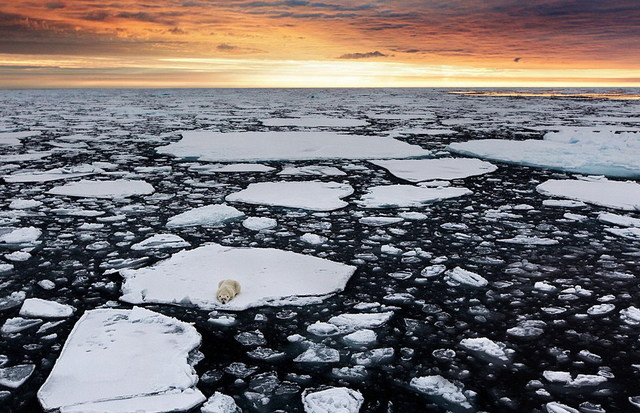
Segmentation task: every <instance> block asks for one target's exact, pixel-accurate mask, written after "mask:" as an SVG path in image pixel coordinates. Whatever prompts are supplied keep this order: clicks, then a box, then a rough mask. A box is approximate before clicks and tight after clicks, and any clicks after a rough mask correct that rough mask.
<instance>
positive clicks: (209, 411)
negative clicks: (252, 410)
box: [200, 392, 242, 413]
mask: <svg viewBox="0 0 640 413" xmlns="http://www.w3.org/2000/svg"><path fill="white" fill-rule="evenodd" d="M200 413H242V410H241V409H240V408H239V407H238V405H237V404H236V401H235V400H233V397H231V396H227V395H226V394H222V393H220V392H215V393H214V394H213V395H212V396H211V397H209V399H208V400H207V401H206V402H205V404H203V405H202V407H200Z"/></svg>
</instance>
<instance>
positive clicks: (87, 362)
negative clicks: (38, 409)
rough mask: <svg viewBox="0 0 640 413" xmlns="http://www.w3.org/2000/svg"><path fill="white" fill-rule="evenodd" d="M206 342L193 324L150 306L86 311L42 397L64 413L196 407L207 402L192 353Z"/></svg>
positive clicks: (47, 406) (47, 405) (45, 404)
mask: <svg viewBox="0 0 640 413" xmlns="http://www.w3.org/2000/svg"><path fill="white" fill-rule="evenodd" d="M200 341H201V338H200V334H199V333H198V332H197V331H196V329H195V328H194V327H193V326H191V325H190V324H188V323H184V322H182V321H179V320H176V319H175V318H171V317H167V316H164V315H162V314H158V313H155V312H153V311H150V310H146V309H143V308H138V307H134V308H133V309H132V310H114V309H100V310H91V311H87V312H86V313H85V314H84V315H83V316H82V317H81V318H80V320H78V322H77V323H76V325H75V327H74V328H73V330H72V331H71V334H70V335H69V338H68V340H67V342H66V343H65V345H64V348H63V349H62V353H61V354H60V357H59V358H58V360H57V361H56V364H55V366H54V368H53V370H52V371H51V374H50V375H49V377H48V378H47V380H46V382H45V383H44V384H43V385H42V387H41V388H40V390H39V391H38V399H39V400H40V403H41V404H42V407H43V408H44V409H45V410H57V409H59V410H60V411H63V412H65V413H71V412H78V413H79V412H83V413H90V412H95V413H97V412H109V413H118V412H122V413H124V412H172V411H186V410H189V409H191V408H193V407H195V406H197V405H198V404H201V403H202V402H204V400H205V397H204V396H203V394H202V393H200V391H199V390H197V389H196V388H195V384H196V382H197V381H198V376H197V375H196V373H195V370H194V369H193V366H192V365H191V364H190V357H189V354H190V353H191V352H192V351H194V350H195V349H196V348H197V347H198V346H199V345H200ZM150 349H152V350H153V351H149V350H150Z"/></svg>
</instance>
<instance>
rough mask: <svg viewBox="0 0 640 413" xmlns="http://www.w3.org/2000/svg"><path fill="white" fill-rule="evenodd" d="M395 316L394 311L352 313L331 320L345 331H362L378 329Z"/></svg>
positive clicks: (330, 320) (330, 321)
mask: <svg viewBox="0 0 640 413" xmlns="http://www.w3.org/2000/svg"><path fill="white" fill-rule="evenodd" d="M392 316H393V311H387V312H384V313H352V314H340V315H337V316H333V317H331V318H330V319H329V323H331V324H334V325H336V326H338V327H340V328H342V329H343V330H344V331H356V330H362V329H371V328H378V327H381V326H383V325H384V324H386V323H387V322H388V321H389V320H390V319H391V317H392Z"/></svg>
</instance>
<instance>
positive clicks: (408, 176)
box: [369, 158, 498, 182]
mask: <svg viewBox="0 0 640 413" xmlns="http://www.w3.org/2000/svg"><path fill="white" fill-rule="evenodd" d="M369 162H371V163H372V164H374V165H378V166H380V167H382V168H384V169H386V170H388V171H389V172H391V174H393V175H394V176H396V177H398V178H400V179H404V180H405V181H409V182H422V181H431V180H435V179H444V180H451V179H461V178H468V177H470V176H476V175H482V174H486V173H490V172H494V171H495V170H496V169H498V168H497V167H496V166H495V165H493V164H492V163H489V162H485V161H481V160H479V159H470V158H437V159H392V160H380V161H375V160H370V161H369Z"/></svg>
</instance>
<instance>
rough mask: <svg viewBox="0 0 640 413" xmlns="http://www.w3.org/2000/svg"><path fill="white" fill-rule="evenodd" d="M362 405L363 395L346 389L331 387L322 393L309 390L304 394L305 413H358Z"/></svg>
mask: <svg viewBox="0 0 640 413" xmlns="http://www.w3.org/2000/svg"><path fill="white" fill-rule="evenodd" d="M362 403H364V397H362V394H360V392H359V391H356V390H352V389H349V388H346V387H331V388H328V389H326V390H321V391H311V390H309V389H307V390H305V391H304V392H303V393H302V404H303V406H304V411H305V413H358V412H359V411H360V408H361V407H362Z"/></svg>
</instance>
